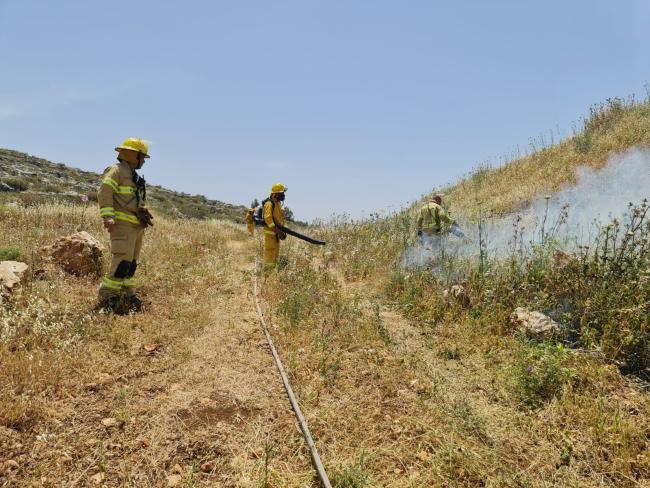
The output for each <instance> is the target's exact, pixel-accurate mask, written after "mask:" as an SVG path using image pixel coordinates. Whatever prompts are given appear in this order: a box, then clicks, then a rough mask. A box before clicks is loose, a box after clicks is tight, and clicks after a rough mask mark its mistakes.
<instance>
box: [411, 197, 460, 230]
mask: <svg viewBox="0 0 650 488" xmlns="http://www.w3.org/2000/svg"><path fill="white" fill-rule="evenodd" d="M453 223H454V221H453V220H452V219H451V218H449V216H448V215H447V212H445V209H444V208H442V196H441V195H434V196H433V197H432V198H431V200H429V201H428V202H427V203H425V204H424V205H422V207H420V211H419V212H418V218H417V230H418V237H420V238H421V239H422V240H430V239H431V238H433V237H434V236H442V235H445V234H447V232H449V229H450V227H451V226H452V225H453Z"/></svg>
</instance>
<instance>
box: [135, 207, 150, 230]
mask: <svg viewBox="0 0 650 488" xmlns="http://www.w3.org/2000/svg"><path fill="white" fill-rule="evenodd" d="M136 216H137V217H138V220H139V221H140V223H141V224H142V226H143V227H144V228H145V229H146V228H147V227H153V215H151V212H149V210H148V209H147V208H146V207H138V210H137V211H136Z"/></svg>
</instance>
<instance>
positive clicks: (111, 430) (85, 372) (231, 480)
mask: <svg viewBox="0 0 650 488" xmlns="http://www.w3.org/2000/svg"><path fill="white" fill-rule="evenodd" d="M93 210H94V208H92V209H91V211H93ZM0 211H1V212H2V219H1V220H0V234H1V235H2V236H3V239H4V240H3V243H2V245H3V246H7V247H9V246H11V247H17V248H19V249H20V250H21V252H22V254H23V256H27V257H28V259H27V261H28V262H29V263H30V265H31V267H32V271H35V270H41V269H42V271H41V272H38V273H34V276H33V277H32V280H31V281H30V283H29V284H28V285H27V286H26V287H24V288H23V289H22V290H20V291H18V292H16V293H15V296H14V297H13V299H12V300H11V301H9V302H8V303H4V304H3V305H2V306H1V307H0V327H1V332H2V334H1V336H2V340H1V341H0V484H3V483H7V484H9V485H12V483H13V484H19V485H23V484H25V485H26V484H30V483H36V484H38V485H45V486H50V485H51V486H61V485H81V486H85V485H89V484H93V480H100V479H103V480H104V481H105V482H106V483H107V484H109V485H111V486H115V485H126V486H132V485H137V486H164V485H165V484H166V483H167V478H168V477H169V476H173V475H174V474H178V475H179V476H180V478H181V479H182V481H183V483H184V484H185V485H186V486H194V485H197V486H198V485H207V486H259V483H260V480H262V479H264V478H265V477H266V478H267V479H270V480H273V479H293V480H297V481H296V486H298V485H303V484H304V483H305V482H308V481H309V479H310V478H311V472H310V468H309V461H308V456H307V454H306V453H305V452H304V451H303V446H302V439H301V437H300V435H299V432H297V431H296V429H295V427H294V423H293V418H292V416H291V412H290V410H289V409H288V408H287V405H286V402H285V399H284V397H283V395H282V390H281V385H280V383H279V381H278V380H277V378H276V375H275V371H274V369H273V364H272V361H271V358H270V357H269V355H268V351H267V350H266V349H265V348H264V346H263V343H262V337H261V335H260V332H259V328H258V323H257V320H256V316H255V313H254V309H253V308H252V303H251V301H250V297H249V296H248V294H247V293H248V291H249V285H250V282H249V277H250V269H251V266H252V259H253V257H254V255H255V252H256V246H255V244H254V243H253V242H251V241H249V240H247V238H246V234H245V232H244V230H243V229H242V228H241V227H240V226H236V225H234V224H230V223H226V222H216V221H213V222H206V221H173V220H165V219H163V218H160V219H156V226H155V227H154V228H153V230H151V231H149V232H148V233H147V236H146V241H145V247H144V251H143V254H144V257H143V259H142V267H141V268H140V270H139V273H138V275H139V278H140V279H141V282H142V283H141V293H142V295H143V296H144V298H145V300H146V301H147V302H148V303H149V304H150V305H149V307H148V309H147V311H146V313H143V314H136V315H131V316H112V315H104V314H97V313H95V312H94V311H93V307H94V305H95V299H96V286H97V280H96V279H86V278H78V277H74V276H70V275H67V274H65V273H63V272H61V271H59V270H58V269H56V268H52V267H46V266H44V265H43V264H42V263H40V262H39V260H38V259H37V258H36V251H37V250H38V249H39V248H40V247H41V246H43V245H45V244H49V243H50V242H51V241H52V240H53V239H54V238H56V237H59V236H61V235H66V234H70V233H72V232H74V231H76V230H78V229H79V228H80V227H82V226H83V227H84V228H86V229H87V230H88V231H89V232H91V233H92V234H93V235H95V236H98V237H100V238H101V239H102V240H103V241H104V243H105V244H107V241H106V237H107V236H106V235H105V233H104V232H102V230H101V229H100V227H99V222H98V221H97V220H96V219H89V218H88V214H89V213H90V211H89V212H88V213H87V214H84V218H83V220H82V214H83V209H82V207H79V206H65V205H48V206H44V207H33V208H17V207H12V206H8V207H7V206H5V207H2V208H1V210H0ZM32 256H34V257H33V258H32ZM145 343H155V344H159V345H160V348H159V350H158V351H157V352H155V353H153V354H147V353H146V352H145V351H144V350H143V349H142V345H143V344H145ZM103 419H112V420H110V421H107V422H110V423H111V424H112V423H114V426H108V427H107V426H105V425H103V424H102V420H103ZM265 446H270V447H271V448H272V449H270V450H269V451H268V452H267V451H265ZM14 462H15V463H16V464H14ZM176 471H177V472H178V473H175V472H176Z"/></svg>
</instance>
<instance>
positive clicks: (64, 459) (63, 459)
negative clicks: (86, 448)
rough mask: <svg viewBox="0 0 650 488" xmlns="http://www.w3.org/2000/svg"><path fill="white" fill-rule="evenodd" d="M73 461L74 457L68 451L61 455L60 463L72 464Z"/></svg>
mask: <svg viewBox="0 0 650 488" xmlns="http://www.w3.org/2000/svg"><path fill="white" fill-rule="evenodd" d="M71 462H72V457H71V456H70V455H69V454H67V453H64V454H63V455H61V456H60V457H59V464H70V463H71Z"/></svg>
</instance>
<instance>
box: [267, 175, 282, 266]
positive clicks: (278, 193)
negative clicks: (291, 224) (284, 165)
mask: <svg viewBox="0 0 650 488" xmlns="http://www.w3.org/2000/svg"><path fill="white" fill-rule="evenodd" d="M287 189H288V188H287V187H286V186H284V185H282V184H280V183H276V184H275V185H273V187H272V188H271V196H270V197H269V198H268V199H267V200H266V201H265V202H264V208H263V212H262V216H263V217H264V271H271V270H273V269H275V267H276V266H277V264H278V256H279V255H280V241H283V240H285V239H286V238H287V234H285V233H284V232H282V231H281V230H280V229H278V228H277V226H276V224H280V225H284V209H283V208H282V204H283V202H284V197H285V195H284V194H285V192H286V191H287Z"/></svg>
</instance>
